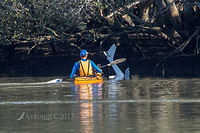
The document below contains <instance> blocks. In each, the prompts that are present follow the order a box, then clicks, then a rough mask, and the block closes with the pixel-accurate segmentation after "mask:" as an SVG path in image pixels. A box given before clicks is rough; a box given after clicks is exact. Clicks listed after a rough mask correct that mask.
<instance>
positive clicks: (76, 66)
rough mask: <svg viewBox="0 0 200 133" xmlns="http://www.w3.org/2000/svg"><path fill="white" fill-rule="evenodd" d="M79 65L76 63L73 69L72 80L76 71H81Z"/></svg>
mask: <svg viewBox="0 0 200 133" xmlns="http://www.w3.org/2000/svg"><path fill="white" fill-rule="evenodd" d="M79 67H80V66H79V63H78V62H76V63H75V64H74V66H73V68H72V72H71V74H70V78H73V77H74V74H75V73H76V71H77V70H78V69H79Z"/></svg>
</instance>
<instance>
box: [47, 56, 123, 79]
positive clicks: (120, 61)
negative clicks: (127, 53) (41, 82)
mask: <svg viewBox="0 0 200 133" xmlns="http://www.w3.org/2000/svg"><path fill="white" fill-rule="evenodd" d="M124 61H126V58H120V59H117V60H114V61H112V62H111V63H109V64H106V65H103V66H101V67H100V68H103V67H107V66H112V65H116V64H119V63H122V62H124ZM69 78H70V77H66V78H64V79H54V80H50V81H48V82H47V83H61V82H62V81H63V80H65V79H69Z"/></svg>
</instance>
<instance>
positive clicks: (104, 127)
mask: <svg viewBox="0 0 200 133" xmlns="http://www.w3.org/2000/svg"><path fill="white" fill-rule="evenodd" d="M51 79H54V77H48V78H32V77H26V78H1V80H0V132H1V133H4V132H15V133H29V132H42V133H44V132H48V133H50V132H65V133H66V132H83V133H93V132H98V133H129V132H130V133H200V79H192V78H190V79H175V78H174V79H150V78H143V79H132V80H129V81H125V80H123V81H113V80H105V81H104V83H103V84H81V85H74V84H73V82H72V81H66V82H64V83H60V84H47V83H45V82H46V81H49V80H51Z"/></svg>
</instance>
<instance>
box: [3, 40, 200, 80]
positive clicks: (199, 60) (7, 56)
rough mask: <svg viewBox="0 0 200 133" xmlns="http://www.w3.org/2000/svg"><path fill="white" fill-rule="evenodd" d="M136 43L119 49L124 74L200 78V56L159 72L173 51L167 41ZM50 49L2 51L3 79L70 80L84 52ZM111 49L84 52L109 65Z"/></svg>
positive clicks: (173, 61)
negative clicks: (53, 78) (50, 77)
mask: <svg viewBox="0 0 200 133" xmlns="http://www.w3.org/2000/svg"><path fill="white" fill-rule="evenodd" d="M133 42H134V43H135V44H133V45H127V44H126V45H125V44H124V45H123V42H122V43H121V44H122V45H120V46H117V51H116V54H115V59H118V58H124V57H125V58H127V61H126V62H124V63H122V64H119V65H118V66H119V67H120V69H121V70H122V71H123V72H124V71H125V70H126V69H127V68H128V67H129V68H130V72H131V75H132V76H134V75H137V76H139V77H183V78H184V77H200V56H195V55H181V54H180V55H178V54H177V55H174V56H172V57H170V58H167V59H166V60H165V62H164V63H161V64H160V65H159V66H158V67H156V68H155V65H156V64H157V63H158V62H159V61H160V60H161V59H162V58H164V57H166V56H167V55H168V54H167V53H169V52H170V51H172V49H171V48H170V47H168V45H167V44H166V42H165V41H163V40H159V39H158V38H153V37H149V38H145V39H141V40H139V39H138V38H136V39H135V40H133ZM126 43H127V42H126ZM109 44H112V43H109ZM158 44H159V45H158ZM50 45H51V44H43V45H38V46H37V47H36V48H34V49H33V50H31V51H30V48H31V47H32V45H31V44H26V45H25V44H23V45H18V46H13V47H11V46H9V47H6V48H3V47H1V48H0V57H1V60H0V68H1V69H0V76H1V77H4V76H8V77H12V76H13V77H15V76H33V77H45V76H69V75H70V73H71V69H72V67H73V65H74V63H75V62H76V61H78V60H79V59H80V57H79V51H80V50H79V49H78V48H77V47H74V46H67V45H65V44H59V45H58V44H57V45H55V47H53V49H52V47H50ZM110 46H111V45H106V46H105V45H104V46H102V47H101V48H100V47H99V46H98V45H86V46H85V47H84V49H87V50H88V51H89V52H90V55H89V59H91V60H93V61H94V62H95V63H96V64H102V65H105V64H107V63H109V62H108V61H107V59H106V57H105V55H104V54H103V51H106V50H108V49H109V47H110ZM127 46H129V47H127ZM138 46H140V47H138ZM155 46H156V47H155ZM138 49H139V50H138ZM103 71H104V75H105V76H109V75H112V74H114V72H113V70H112V68H111V67H107V68H104V69H103Z"/></svg>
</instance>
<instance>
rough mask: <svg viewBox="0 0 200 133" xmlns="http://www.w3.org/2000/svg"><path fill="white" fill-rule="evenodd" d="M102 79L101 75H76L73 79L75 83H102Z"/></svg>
mask: <svg viewBox="0 0 200 133" xmlns="http://www.w3.org/2000/svg"><path fill="white" fill-rule="evenodd" d="M102 82H103V79H102V77H101V76H97V77H76V78H75V79H74V83H75V84H84V83H86V84H88V83H102Z"/></svg>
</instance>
